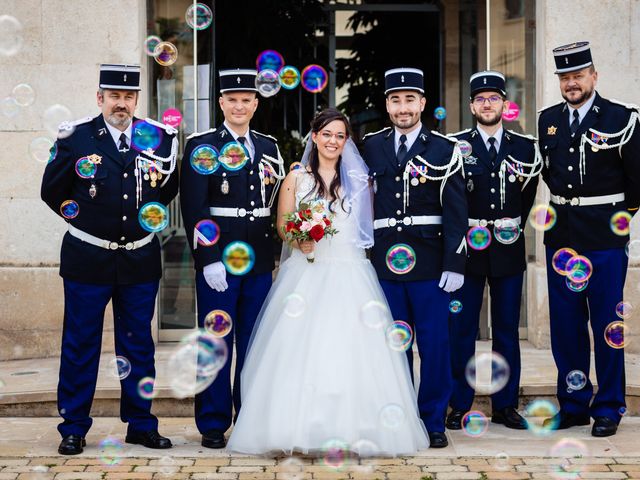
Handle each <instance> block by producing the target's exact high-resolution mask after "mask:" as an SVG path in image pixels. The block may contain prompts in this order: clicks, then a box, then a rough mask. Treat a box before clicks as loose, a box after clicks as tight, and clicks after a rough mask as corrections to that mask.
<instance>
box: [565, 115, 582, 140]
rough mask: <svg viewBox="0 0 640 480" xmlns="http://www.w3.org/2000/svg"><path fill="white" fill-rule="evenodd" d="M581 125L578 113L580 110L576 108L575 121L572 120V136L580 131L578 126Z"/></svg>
mask: <svg viewBox="0 0 640 480" xmlns="http://www.w3.org/2000/svg"><path fill="white" fill-rule="evenodd" d="M565 125H566V124H565ZM579 126H580V114H579V113H578V110H574V111H573V121H572V122H571V136H572V137H573V136H574V135H575V134H576V132H577V131H578V127H579Z"/></svg>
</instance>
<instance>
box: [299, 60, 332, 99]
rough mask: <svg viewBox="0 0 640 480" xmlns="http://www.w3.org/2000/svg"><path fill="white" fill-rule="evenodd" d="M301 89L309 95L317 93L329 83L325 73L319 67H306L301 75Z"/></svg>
mask: <svg viewBox="0 0 640 480" xmlns="http://www.w3.org/2000/svg"><path fill="white" fill-rule="evenodd" d="M301 78H302V88H304V89H305V90H306V91H307V92H310V93H319V92H321V91H322V90H324V89H325V88H326V86H327V84H328V83H329V75H328V74H327V71H326V70H325V69H324V68H322V67H321V66H320V65H307V66H306V67H305V68H304V69H303V70H302V74H301Z"/></svg>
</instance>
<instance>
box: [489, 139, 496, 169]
mask: <svg viewBox="0 0 640 480" xmlns="http://www.w3.org/2000/svg"><path fill="white" fill-rule="evenodd" d="M489 143H490V144H491V146H490V147H489V160H491V166H492V167H495V166H496V159H497V158H498V150H496V139H495V137H489Z"/></svg>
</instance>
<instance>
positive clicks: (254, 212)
mask: <svg viewBox="0 0 640 480" xmlns="http://www.w3.org/2000/svg"><path fill="white" fill-rule="evenodd" d="M259 213H260V209H259V208H258V207H256V208H254V209H253V210H252V212H251V214H252V215H253V216H254V217H259V216H260V215H258V214H259Z"/></svg>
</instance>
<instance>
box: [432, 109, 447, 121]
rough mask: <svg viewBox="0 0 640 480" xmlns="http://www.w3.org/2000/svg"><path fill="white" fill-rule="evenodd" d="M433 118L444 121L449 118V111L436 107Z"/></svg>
mask: <svg viewBox="0 0 640 480" xmlns="http://www.w3.org/2000/svg"><path fill="white" fill-rule="evenodd" d="M433 116H434V117H435V119H436V120H444V119H445V118H447V110H446V109H445V108H444V107H436V109H435V110H434V111H433Z"/></svg>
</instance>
